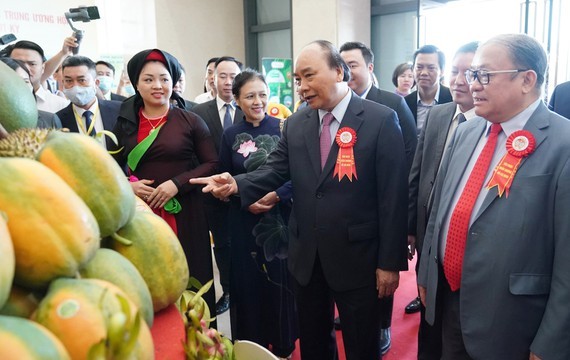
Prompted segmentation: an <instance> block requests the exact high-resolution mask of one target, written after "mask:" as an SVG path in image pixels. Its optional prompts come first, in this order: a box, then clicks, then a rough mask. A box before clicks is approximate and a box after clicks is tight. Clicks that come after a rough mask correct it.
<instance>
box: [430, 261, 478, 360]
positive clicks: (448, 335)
mask: <svg viewBox="0 0 570 360" xmlns="http://www.w3.org/2000/svg"><path fill="white" fill-rule="evenodd" d="M438 272H439V281H438V290H437V299H436V303H440V304H441V316H440V317H441V328H442V340H443V341H442V356H441V359H442V360H472V359H471V357H470V356H469V354H467V350H466V349H465V344H464V342H463V334H462V333H461V322H460V318H459V294H460V292H461V290H457V291H451V288H450V287H449V283H448V282H447V279H446V278H445V275H444V273H443V267H442V266H440V267H439V271H438ZM436 317H439V316H436Z"/></svg>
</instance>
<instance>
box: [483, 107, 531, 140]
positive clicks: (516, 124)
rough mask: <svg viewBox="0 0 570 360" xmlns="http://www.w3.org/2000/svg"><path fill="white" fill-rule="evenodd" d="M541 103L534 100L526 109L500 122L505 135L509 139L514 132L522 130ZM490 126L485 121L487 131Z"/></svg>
mask: <svg viewBox="0 0 570 360" xmlns="http://www.w3.org/2000/svg"><path fill="white" fill-rule="evenodd" d="M541 101H542V100H541V99H536V101H535V102H533V103H532V104H530V105H529V106H528V107H527V108H526V109H524V110H523V111H521V112H520V113H518V114H516V115H515V116H513V117H512V118H510V119H509V120H507V121H505V122H502V123H501V127H502V128H503V132H504V133H505V135H506V136H507V137H509V136H511V134H512V133H514V132H515V131H517V130H522V129H523V128H524V127H525V125H526V123H527V122H528V119H530V117H531V116H532V114H533V113H534V111H535V110H536V108H537V107H538V105H539V104H540V102H541ZM491 124H492V123H491V122H490V121H487V131H489V128H490V127H491Z"/></svg>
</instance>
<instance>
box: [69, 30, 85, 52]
mask: <svg viewBox="0 0 570 360" xmlns="http://www.w3.org/2000/svg"><path fill="white" fill-rule="evenodd" d="M84 33H85V31H83V30H75V31H74V32H73V36H74V37H75V40H76V41H77V47H74V48H73V50H72V52H73V55H77V53H79V45H80V44H81V40H83V34H84Z"/></svg>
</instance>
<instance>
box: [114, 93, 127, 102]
mask: <svg viewBox="0 0 570 360" xmlns="http://www.w3.org/2000/svg"><path fill="white" fill-rule="evenodd" d="M125 99H126V97H125V96H123V95H119V94H115V93H114V92H112V93H111V100H115V101H123V100H125Z"/></svg>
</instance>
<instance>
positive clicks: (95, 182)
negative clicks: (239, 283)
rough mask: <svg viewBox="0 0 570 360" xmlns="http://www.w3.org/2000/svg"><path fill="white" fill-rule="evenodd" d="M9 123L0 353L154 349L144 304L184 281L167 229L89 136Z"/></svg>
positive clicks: (136, 353) (1, 220)
mask: <svg viewBox="0 0 570 360" xmlns="http://www.w3.org/2000/svg"><path fill="white" fill-rule="evenodd" d="M1 66H2V64H0V69H1ZM1 77H2V75H1V71H0V78H1ZM1 102H2V95H1V94H0V103H1ZM1 116H2V115H1V111H0V123H1V124H3V125H5V124H6V123H5V120H4V119H2V118H1ZM8 127H9V128H10V132H9V134H8V136H7V137H6V138H3V139H0V171H1V174H2V176H0V253H1V254H2V261H1V262H0V359H24V358H33V359H44V358H46V359H67V358H71V359H115V360H120V359H153V358H154V346H153V341H152V336H151V333H150V330H149V326H151V324H152V323H153V315H154V312H156V311H158V310H160V309H163V308H165V307H167V306H169V305H170V304H174V303H176V302H177V300H178V299H179V298H180V296H181V294H182V293H183V292H184V291H185V289H186V287H187V284H188V278H189V272H188V264H187V262H186V257H185V255H184V252H183V250H182V246H181V245H180V242H179V240H178V238H177V236H176V234H175V233H174V232H173V231H172V229H171V228H170V226H169V225H168V224H167V223H166V222H165V221H164V220H163V219H162V218H161V217H159V216H157V215H155V214H154V213H153V212H152V210H150V208H148V206H147V205H146V204H145V203H144V202H143V201H141V200H140V199H139V200H137V198H136V197H135V196H134V193H133V191H132V188H131V185H130V184H129V182H128V180H127V177H126V176H125V174H124V173H123V172H122V170H121V168H120V167H119V166H118V165H117V163H116V162H115V161H114V159H113V158H112V157H111V156H110V155H109V154H108V153H106V152H105V151H104V150H103V148H102V147H100V144H97V142H96V141H94V140H93V139H91V138H89V137H87V136H85V135H79V134H71V133H63V132H57V131H55V130H40V129H24V127H25V126H19V127H20V128H21V129H14V127H13V126H8ZM16 127H18V126H16ZM103 245H104V246H105V247H102V246H103ZM165 269H168V270H166V271H165ZM209 316H210V315H207V317H209ZM5 319H7V320H5ZM5 321H6V322H5ZM6 324H7V325H6ZM23 334H26V335H23ZM204 334H207V329H204ZM8 351H10V352H8ZM44 353H45V354H48V353H49V354H56V355H46V356H44V355H42V354H44ZM42 356H43V357H42ZM212 358H214V357H212Z"/></svg>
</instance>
